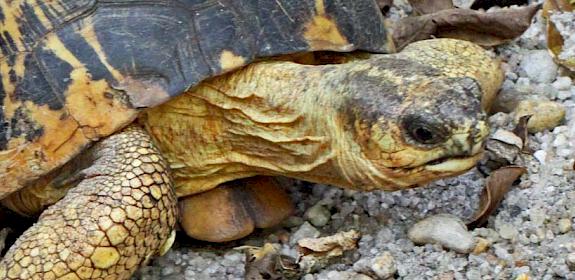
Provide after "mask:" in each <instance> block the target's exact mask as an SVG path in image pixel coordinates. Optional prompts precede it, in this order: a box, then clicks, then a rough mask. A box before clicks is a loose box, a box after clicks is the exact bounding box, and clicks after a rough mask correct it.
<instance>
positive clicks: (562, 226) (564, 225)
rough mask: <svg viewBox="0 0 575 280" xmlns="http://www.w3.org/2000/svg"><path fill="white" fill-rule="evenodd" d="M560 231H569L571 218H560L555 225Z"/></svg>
mask: <svg viewBox="0 0 575 280" xmlns="http://www.w3.org/2000/svg"><path fill="white" fill-rule="evenodd" d="M557 227H558V229H559V232H560V233H567V232H569V231H571V219H561V220H559V222H558V225H557Z"/></svg>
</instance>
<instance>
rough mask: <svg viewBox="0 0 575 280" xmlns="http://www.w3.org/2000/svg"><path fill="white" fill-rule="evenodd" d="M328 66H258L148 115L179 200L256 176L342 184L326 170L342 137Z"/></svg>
mask: <svg viewBox="0 0 575 280" xmlns="http://www.w3.org/2000/svg"><path fill="white" fill-rule="evenodd" d="M329 67H336V66H329ZM329 67H327V68H326V67H322V66H309V65H301V64H295V63H291V62H262V63H256V64H252V65H250V66H248V67H246V68H244V69H242V70H240V71H236V72H234V73H232V74H228V75H224V76H221V77H218V78H215V79H212V80H209V81H206V82H204V83H203V84H201V85H199V86H198V87H196V88H194V89H192V90H190V91H189V92H187V93H185V94H183V95H182V96H180V97H178V98H176V99H174V100H172V101H170V102H168V103H166V104H164V105H162V106H159V107H157V108H154V109H151V110H149V111H147V112H146V113H145V115H144V117H143V118H141V119H142V120H143V124H144V125H145V126H146V128H147V130H148V131H149V132H150V134H151V135H152V137H153V138H154V139H155V141H156V143H157V144H158V146H159V147H160V149H161V150H162V152H163V153H164V155H165V156H166V158H167V160H168V161H169V162H170V165H171V168H172V170H173V174H174V178H175V181H176V184H177V185H178V189H177V190H178V193H179V195H188V194H192V193H197V192H200V191H204V190H207V189H210V188H213V187H215V186H217V185H218V184H220V183H223V182H225V181H229V180H233V179H238V178H242V177H249V176H254V175H283V176H289V177H295V178H300V179H305V180H309V181H314V182H319V183H330V184H336V185H346V184H345V183H344V182H343V181H342V179H341V178H340V177H341V176H340V175H338V173H339V172H338V171H337V170H335V169H334V167H333V166H332V165H333V164H334V161H333V159H334V157H335V156H336V150H337V149H336V147H334V143H335V142H334V141H333V137H334V136H336V134H337V133H340V132H339V130H338V129H336V126H337V125H338V120H337V117H338V115H337V114H336V111H337V108H338V106H337V104H335V103H336V102H339V100H338V98H337V96H335V95H333V94H329V95H328V94H327V93H326V92H325V89H324V88H322V87H323V86H324V85H323V84H324V83H322V79H323V77H324V73H325V72H326V71H329V69H328V68H329Z"/></svg>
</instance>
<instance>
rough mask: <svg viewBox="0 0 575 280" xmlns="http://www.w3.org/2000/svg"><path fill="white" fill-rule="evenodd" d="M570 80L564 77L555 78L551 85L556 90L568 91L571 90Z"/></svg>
mask: <svg viewBox="0 0 575 280" xmlns="http://www.w3.org/2000/svg"><path fill="white" fill-rule="evenodd" d="M571 82H572V81H571V78H569V77H566V76H561V77H557V80H555V82H553V84H551V85H552V86H553V87H554V88H555V89H557V90H569V88H571Z"/></svg>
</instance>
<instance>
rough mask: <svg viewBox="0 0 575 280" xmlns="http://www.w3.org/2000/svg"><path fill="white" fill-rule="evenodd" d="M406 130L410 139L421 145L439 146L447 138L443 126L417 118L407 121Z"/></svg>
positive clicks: (405, 123) (413, 117) (410, 118)
mask: <svg viewBox="0 0 575 280" xmlns="http://www.w3.org/2000/svg"><path fill="white" fill-rule="evenodd" d="M404 128H405V130H406V132H407V135H408V137H409V138H411V140H413V141H415V142H417V143H419V144H424V145H430V144H438V143H440V142H442V141H443V140H444V139H445V137H446V135H445V134H446V133H444V130H443V129H442V128H441V126H439V125H434V124H432V123H429V122H428V121H425V120H423V119H421V118H418V117H415V116H412V117H409V118H407V119H405V122H404Z"/></svg>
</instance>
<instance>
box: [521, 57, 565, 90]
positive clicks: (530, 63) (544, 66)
mask: <svg viewBox="0 0 575 280" xmlns="http://www.w3.org/2000/svg"><path fill="white" fill-rule="evenodd" d="M520 66H521V69H523V71H525V73H526V74H527V77H529V79H530V80H532V81H536V82H538V83H551V82H553V80H555V77H556V76H557V68H558V67H557V64H555V62H554V61H553V58H552V57H551V55H549V52H548V51H547V50H534V51H530V52H529V53H527V54H526V55H525V56H524V57H523V60H521V64H520Z"/></svg>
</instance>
